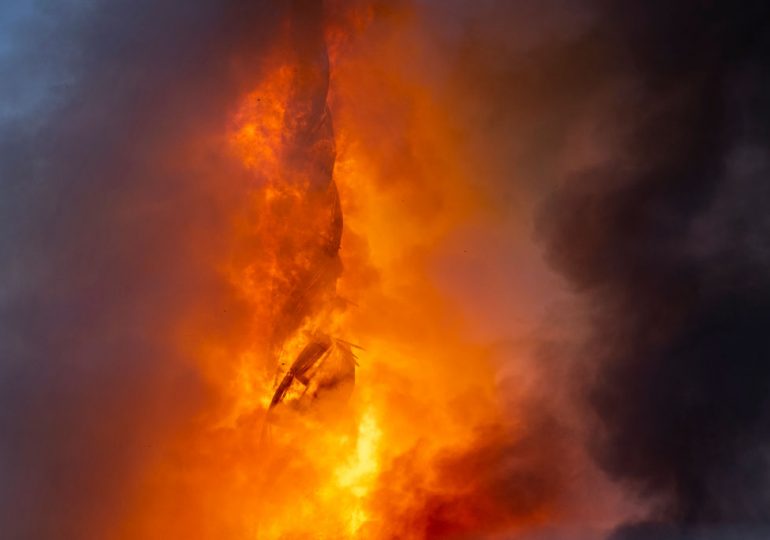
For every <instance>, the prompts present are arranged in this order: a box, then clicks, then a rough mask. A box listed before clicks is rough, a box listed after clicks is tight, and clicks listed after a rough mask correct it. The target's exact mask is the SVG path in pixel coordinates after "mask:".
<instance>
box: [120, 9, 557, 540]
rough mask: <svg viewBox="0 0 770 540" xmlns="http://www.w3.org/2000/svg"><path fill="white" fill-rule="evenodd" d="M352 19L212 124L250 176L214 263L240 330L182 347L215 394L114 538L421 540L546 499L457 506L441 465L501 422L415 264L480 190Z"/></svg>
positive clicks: (466, 495) (452, 134)
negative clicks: (304, 365)
mask: <svg viewBox="0 0 770 540" xmlns="http://www.w3.org/2000/svg"><path fill="white" fill-rule="evenodd" d="M366 20H367V18H366V14H364V16H363V19H361V20H359V19H357V20H356V22H355V24H353V25H352V27H353V28H354V29H356V32H358V34H356V33H354V35H353V36H344V35H343V34H341V33H340V32H341V30H340V29H339V28H336V29H334V31H333V32H330V33H329V36H331V37H328V38H327V41H328V42H330V43H331V46H330V47H329V49H330V50H331V51H332V54H331V62H330V65H329V64H328V63H327V61H326V58H327V57H326V52H325V50H326V45H321V46H320V47H321V49H319V50H320V51H321V52H320V53H319V50H315V51H313V52H312V53H311V54H308V53H307V51H304V52H303V51H301V50H300V51H299V52H298V50H297V47H298V46H296V45H292V42H291V39H287V43H288V44H287V43H282V44H281V45H279V46H277V47H276V50H275V51H274V55H273V57H272V58H270V59H269V60H267V61H266V62H265V64H264V66H263V70H262V72H263V77H262V79H261V81H260V83H259V84H258V85H257V86H256V87H255V88H251V89H249V90H248V91H247V92H244V94H243V95H242V96H241V99H240V101H239V103H237V104H235V105H234V107H233V110H232V114H231V116H230V117H229V118H228V119H227V122H226V128H225V129H224V130H223V133H222V139H223V140H224V141H225V144H224V146H225V147H226V148H227V152H228V153H229V155H230V156H231V157H232V158H233V160H234V161H236V162H237V163H238V165H239V167H240V169H241V171H242V172H243V174H244V176H245V177H246V178H248V182H247V183H246V184H244V192H243V197H242V209H241V211H240V213H238V215H236V216H234V217H233V228H232V235H233V239H232V241H231V242H230V244H229V245H231V246H232V248H231V250H230V253H229V258H228V259H227V260H223V261H219V265H220V273H221V276H222V279H223V281H225V282H226V283H227V284H228V286H229V287H230V288H231V289H232V291H233V297H234V299H235V300H233V303H234V304H236V305H237V306H238V309H239V310H240V311H239V313H242V314H243V318H244V319H246V320H247V324H244V327H247V328H248V331H247V332H244V333H243V335H240V336H238V337H237V338H230V337H221V336H215V337H207V336H205V335H202V336H200V337H199V339H197V340H194V344H193V345H192V346H191V345H190V344H189V343H188V344H186V346H187V347H188V348H190V349H192V354H193V356H195V357H196V358H197V360H198V369H199V370H200V371H201V372H202V373H203V375H204V377H205V378H206V379H207V382H208V383H209V385H210V387H211V388H212V395H213V396H214V397H213V398H212V400H211V403H210V404H209V407H208V408H207V409H206V410H204V411H202V413H201V415H200V417H199V418H197V419H196V420H195V422H194V423H193V424H192V425H190V426H187V427H186V428H185V429H184V430H182V431H181V432H180V433H178V434H177V435H176V436H175V438H174V440H172V441H171V442H170V443H169V444H168V448H167V449H166V450H165V451H164V454H163V456H162V457H161V458H160V459H159V460H158V462H157V463H153V464H149V465H148V473H147V475H146V479H145V483H144V484H143V487H142V488H141V489H138V495H137V499H138V500H139V501H140V502H137V503H136V505H135V506H136V507H137V508H138V510H136V511H135V512H134V513H132V514H131V515H130V517H129V518H127V520H126V521H127V523H128V525H127V527H126V529H127V530H126V531H124V532H123V533H121V534H122V536H121V537H123V538H233V539H242V538H243V539H246V538H256V539H266V540H268V539H293V538H297V539H299V538H321V539H324V538H328V539H339V538H372V539H378V538H381V539H387V538H414V539H420V538H427V537H436V536H441V535H442V534H444V533H447V534H448V533H458V534H460V533H465V532H472V531H476V530H480V531H483V530H490V531H494V530H496V528H498V529H499V528H500V527H507V528H510V527H511V526H519V525H521V524H524V523H527V522H528V521H531V520H540V519H543V516H544V515H545V514H546V513H547V509H544V508H543V507H541V506H540V505H536V508H534V509H529V508H528V509H526V510H525V511H524V512H523V513H522V514H521V515H514V516H513V517H508V516H507V515H505V516H504V517H502V518H500V517H499V516H494V517H490V515H491V514H489V512H492V510H488V508H487V507H484V509H483V510H484V511H483V512H480V517H474V515H473V508H475V507H474V506H473V504H475V503H471V504H469V505H466V504H465V503H464V502H463V501H466V500H467V501H472V500H474V499H476V495H475V494H474V492H473V486H474V485H475V481H476V480H474V479H471V480H468V481H467V482H466V483H463V482H465V481H464V480H462V479H461V480H458V478H462V477H461V476H460V477H457V478H455V477H454V476H453V474H455V473H454V471H448V470H447V469H446V468H444V467H442V464H443V463H445V462H446V460H447V459H448V458H447V456H455V455H463V453H464V452H465V451H466V450H468V449H473V448H474V447H475V445H477V444H478V438H479V433H483V432H484V429H485V428H489V427H490V426H492V427H494V426H500V425H502V424H505V426H504V427H503V428H501V429H504V430H506V432H507V433H512V435H511V436H512V437H513V438H514V439H515V437H516V425H515V424H514V425H509V424H510V422H509V421H507V420H505V419H504V418H503V413H502V412H501V410H500V405H499V401H498V396H497V395H496V387H495V380H494V371H493V369H492V367H491V365H490V364H489V362H488V358H487V352H486V350H485V349H484V348H483V347H480V346H477V345H474V344H472V343H470V342H469V341H467V340H465V339H464V338H463V337H462V336H463V328H462V322H461V320H460V317H459V315H457V314H456V313H454V311H453V309H452V307H451V306H450V305H449V304H448V302H447V301H446V300H445V299H444V298H443V296H442V294H441V293H440V291H439V290H437V289H436V287H435V285H434V284H433V283H432V280H431V277H430V274H429V271H428V268H429V266H430V255H431V249H432V246H435V245H437V244H440V243H441V242H442V241H443V239H444V238H446V237H447V236H448V234H449V233H450V232H451V231H452V230H453V229H454V228H456V227H457V226H459V225H460V224H461V223H463V221H464V220H466V219H467V218H468V217H469V216H471V215H473V213H474V212H475V211H476V210H477V209H478V207H479V206H480V205H481V204H482V201H480V197H479V196H478V195H477V194H476V192H475V191H474V189H473V188H472V184H471V182H470V180H469V178H468V174H467V171H466V170H465V167H464V165H463V159H462V156H463V148H462V144H461V139H460V137H459V136H458V134H457V131H456V129H454V127H453V125H452V121H451V118H452V116H451V111H450V110H449V108H448V107H447V106H446V105H445V104H442V103H441V102H437V101H436V98H435V96H433V95H431V94H430V92H427V91H426V90H425V89H424V87H423V86H421V85H420V84H419V83H417V82H414V81H411V80H410V78H409V75H408V74H405V73H403V72H400V71H399V69H397V68H395V67H394V66H393V65H389V64H388V63H389V62H390V63H395V62H396V55H394V51H392V50H389V49H388V47H389V46H391V45H390V44H389V43H388V42H387V41H384V42H376V41H375V42H368V41H367V40H366V39H361V40H360V41H359V42H355V39H356V36H357V35H363V34H364V32H362V28H365V21H366ZM362 21H364V22H362ZM345 39H348V40H349V41H348V42H345V41H344V40H345ZM310 41H312V39H310ZM313 46H315V47H318V44H317V43H315V44H313ZM356 46H359V47H360V48H359V49H357V48H356ZM299 49H302V47H299ZM397 52H399V53H400V52H403V51H397ZM367 55H370V56H376V57H378V58H380V59H382V65H381V66H380V70H379V71H376V72H375V73H373V74H372V69H373V66H372V65H371V61H370V60H368V59H367ZM388 68H392V69H388ZM329 72H330V73H331V80H330V82H329V80H328V77H329ZM327 85H329V89H328V93H327ZM389 115H390V116H389ZM332 120H333V123H334V126H333V128H332ZM343 220H344V221H343ZM343 223H344V225H343ZM340 235H341V237H340ZM188 334H189V333H188ZM316 345H317V346H318V352H317V354H315V353H314V354H315V356H313V363H312V365H310V367H309V368H308V369H307V370H306V371H305V370H300V369H299V368H297V367H296V361H297V359H298V358H301V357H302V355H303V354H305V353H306V352H307V351H309V349H308V348H309V347H310V348H312V347H313V346H316ZM311 352H312V351H311ZM308 354H310V353H308ZM351 364H355V375H354V378H355V385H352V384H350V383H351V380H350V374H349V371H345V366H348V367H349V366H350V365H351ZM340 366H342V367H340ZM340 373H344V374H345V375H344V376H341V375H340ZM284 382H286V384H285V385H284V387H282V385H283V384H284ZM279 388H280V389H281V391H279V390H278V389H279ZM458 482H459V484H458ZM469 508H470V509H469ZM496 511H497V510H494V512H496ZM485 512H486V513H485ZM501 512H502V513H503V514H506V513H511V512H510V511H508V510H505V511H501ZM469 513H470V515H469ZM512 513H513V514H516V512H515V511H514V512H512ZM437 516H439V517H437ZM437 520H438V521H437ZM436 523H439V525H436ZM437 527H438V528H437ZM436 531H443V532H441V534H439V533H436Z"/></svg>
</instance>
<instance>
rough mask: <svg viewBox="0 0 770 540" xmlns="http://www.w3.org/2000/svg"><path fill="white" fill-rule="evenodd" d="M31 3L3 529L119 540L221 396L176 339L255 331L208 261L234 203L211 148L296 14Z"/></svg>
mask: <svg viewBox="0 0 770 540" xmlns="http://www.w3.org/2000/svg"><path fill="white" fill-rule="evenodd" d="M21 4H22V3H18V2H16V3H4V7H3V14H4V16H7V17H8V21H9V26H12V28H13V30H12V31H11V30H10V29H9V33H8V35H9V36H10V37H11V39H9V42H8V44H7V46H5V47H3V48H2V56H1V57H0V71H2V75H1V76H0V78H1V79H2V80H3V83H2V84H1V85H0V92H2V101H3V108H2V110H0V117H2V124H0V260H2V264H0V410H1V411H2V412H0V476H2V478H3V481H2V486H0V524H2V529H3V536H5V537H7V538H18V539H21V538H73V539H74V538H103V537H105V535H106V534H107V532H108V531H109V532H110V533H114V531H115V526H116V523H118V522H119V520H120V516H121V515H122V512H124V511H125V508H126V506H127V503H128V501H129V500H130V497H131V496H132V493H133V491H132V490H134V489H136V487H137V478H138V477H137V474H136V473H137V471H138V470H140V469H141V467H142V466H143V465H144V464H145V463H146V462H147V461H148V460H150V459H151V458H152V457H153V456H154V454H155V453H156V452H157V449H158V447H159V444H160V442H161V441H162V440H163V437H164V436H165V435H164V434H166V433H170V432H173V431H174V430H175V429H178V428H179V426H180V425H184V423H185V422H187V421H188V420H189V418H190V417H191V415H192V414H193V413H194V412H195V411H197V410H198V409H199V408H200V407H201V406H202V404H203V403H205V402H206V400H207V399H209V398H208V397H207V395H208V392H207V390H206V388H205V385H204V384H203V383H202V381H201V379H200V376H199V375H198V373H197V372H196V370H195V369H194V366H192V365H191V364H190V362H189V360H188V358H187V356H186V355H185V353H184V351H183V348H182V347H180V346H179V336H178V335H177V333H178V328H177V327H176V326H175V325H176V323H177V322H178V321H179V320H181V319H180V318H181V317H182V315H185V316H186V315H188V314H190V313H206V312H207V311H208V313H209V315H208V317H210V318H211V319H212V321H211V324H209V327H210V328H212V329H213V331H215V332H217V331H221V332H225V331H238V329H239V326H238V316H237V314H233V310H232V309H231V310H230V312H229V313H225V312H223V309H222V308H223V305H224V306H225V307H230V308H237V307H238V306H237V304H236V303H234V302H233V301H232V300H231V299H230V298H229V296H228V295H229V294H230V293H228V291H226V290H224V289H223V288H222V286H221V285H220V280H218V279H217V277H216V276H215V275H213V272H212V271H211V270H210V266H209V265H207V264H205V262H207V261H209V260H210V258H211V257H214V256H216V254H218V253H220V254H221V252H222V251H223V250H225V249H226V248H227V246H226V245H223V244H224V239H225V238H226V237H225V236H224V234H223V232H224V231H225V230H226V227H227V226H228V221H227V220H228V219H230V218H229V217H228V215H227V214H228V210H229V209H231V208H233V200H234V197H235V192H234V190H232V189H231V188H230V187H229V186H231V185H232V183H230V184H228V182H227V180H228V178H227V175H228V169H227V163H226V161H224V160H223V159H221V156H219V155H218V154H217V152H218V150H217V149H216V148H213V149H209V150H208V153H204V152H202V151H201V148H202V147H203V145H201V144H200V140H201V138H202V137H205V135H206V133H207V130H208V132H211V131H212V130H213V129H215V128H216V129H218V128H219V125H218V123H219V122H221V118H223V117H226V114H225V113H226V112H227V110H228V107H231V106H232V101H233V99H234V96H236V95H238V93H239V92H242V90H243V88H242V86H243V85H246V84H248V81H247V80H245V79H246V77H247V76H251V77H254V76H255V75H256V74H257V73H255V72H258V71H259V63H258V62H256V61H255V60H256V59H258V58H259V54H260V52H261V51H262V50H264V48H265V47H266V45H267V44H268V43H269V40H270V39H271V35H272V33H273V32H274V29H275V28H276V27H277V25H278V20H279V18H280V15H281V13H280V9H277V8H276V7H275V6H271V5H269V3H267V2H248V3H247V2H227V3H223V2H220V1H218V0H217V1H215V2H194V3H189V2H163V3H157V2H154V1H146V2H145V1H139V2H136V1H133V0H132V1H130V2H66V3H64V2H60V3H48V2H42V3H38V4H36V5H35V6H34V8H31V7H24V6H22V5H21ZM25 5H26V4H25ZM17 8H18V10H19V12H18V13H17V12H16V11H15V10H16V9H17ZM244 64H248V65H250V69H251V70H252V73H251V74H247V73H246V72H245V70H243V71H242V68H243V67H244ZM234 182H235V183H237V177H236V178H235V181H234Z"/></svg>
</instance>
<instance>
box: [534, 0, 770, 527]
mask: <svg viewBox="0 0 770 540" xmlns="http://www.w3.org/2000/svg"><path fill="white" fill-rule="evenodd" d="M600 17H601V18H600V23H599V25H600V26H601V29H602V30H601V31H602V34H603V35H604V36H605V38H606V39H607V44H608V45H607V46H608V47H609V48H610V50H611V51H612V53H611V54H612V56H613V58H614V66H615V67H614V68H613V69H614V70H615V74H619V75H620V76H621V77H622V78H623V80H625V81H626V82H627V83H628V84H627V86H625V93H624V95H623V96H622V99H620V100H618V102H619V105H617V104H616V105H613V106H612V107H611V110H610V111H609V112H608V113H607V118H611V121H610V124H612V125H611V126H610V127H609V128H608V129H612V130H614V133H615V137H616V140H617V141H618V150H617V151H615V152H614V153H613V155H612V156H611V157H609V158H608V159H607V160H605V162H604V163H603V164H602V165H601V166H597V167H595V168H593V169H592V170H587V171H583V173H581V174H580V175H577V176H576V177H574V178H570V179H569V180H568V181H567V182H566V183H565V184H564V185H563V186H562V187H560V188H559V189H557V190H556V191H555V192H554V193H553V194H552V196H551V197H550V198H549V199H548V202H547V203H546V204H545V206H544V208H543V210H542V214H541V217H540V220H539V229H540V232H541V235H542V237H543V238H544V239H545V242H546V245H547V248H548V258H549V260H550V261H551V263H552V264H553V265H554V267H555V268H556V269H558V270H559V271H560V272H561V273H562V274H563V275H565V276H566V277H567V278H568V279H569V280H570V282H571V283H572V284H573V286H574V288H575V289H576V290H577V291H578V292H579V293H580V294H581V295H582V296H583V297H584V298H585V300H586V305H587V309H588V313H589V317H590V325H591V328H592V330H591V338H590V341H589V343H588V344H587V347H586V350H585V351H584V354H586V355H588V357H589V359H593V360H594V361H595V362H596V365H595V366H594V367H595V371H594V372H592V378H591V382H590V390H589V392H588V399H589V402H590V405H591V407H592V408H593V410H594V411H595V413H596V415H597V419H598V422H597V429H596V432H595V438H594V441H593V442H592V446H593V450H594V455H595V456H596V458H597V460H598V462H599V463H600V464H601V465H602V467H603V468H604V469H605V470H606V471H607V472H608V473H609V474H610V475H611V476H612V477H614V478H615V479H617V480H619V481H620V482H622V483H624V484H625V485H627V486H629V487H631V488H632V489H633V491H634V492H635V493H636V494H637V495H639V496H640V497H641V498H642V499H643V500H646V501H647V502H648V503H649V504H650V505H651V508H652V509H653V510H652V515H651V516H650V521H649V522H646V523H639V524H635V525H633V524H632V525H628V526H625V527H622V528H620V529H619V530H617V531H616V532H615V533H614V534H613V535H612V539H613V540H621V539H622V540H631V539H634V540H642V539H644V540H649V539H664V540H665V539H683V538H686V539H704V540H705V539H712V538H713V539H728V538H731V539H732V538H759V537H763V538H764V537H767V535H768V531H770V468H769V466H770V463H768V460H769V459H770V332H768V329H767V326H768V324H769V323H770V213H768V209H769V208H770V207H769V206H768V204H770V183H769V180H770V154H769V153H768V152H769V148H770V147H769V146H768V143H770V7H768V5H767V3H766V2H755V1H748V2H719V1H713V2H696V1H685V2H666V1H651V2H608V3H606V5H604V6H603V7H602V10H601V16H600Z"/></svg>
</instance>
